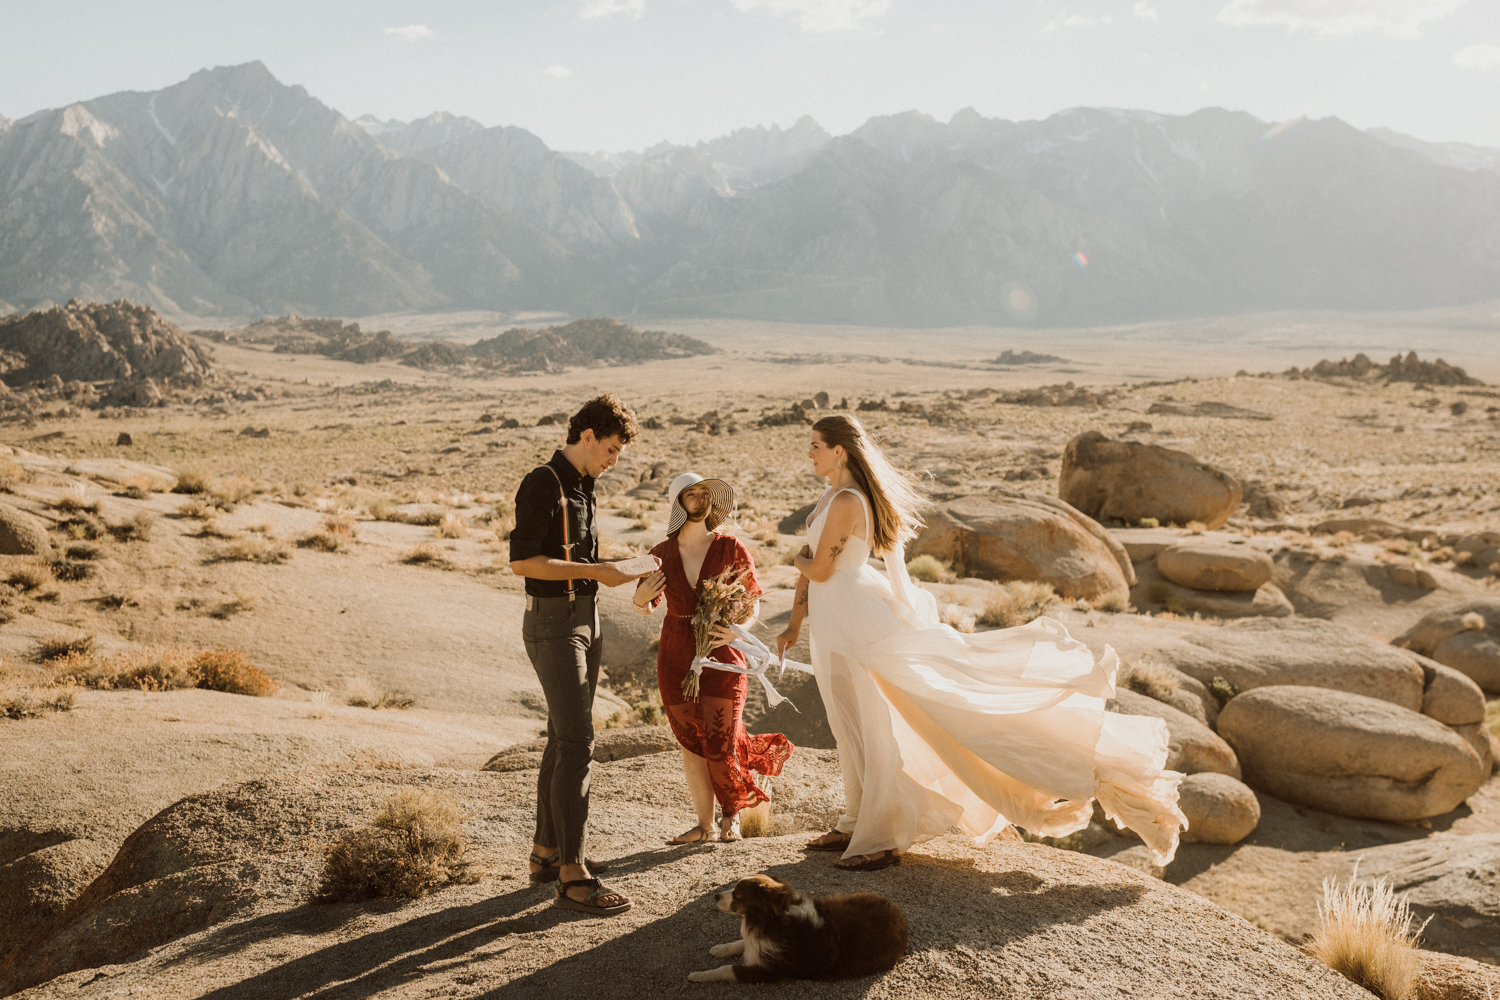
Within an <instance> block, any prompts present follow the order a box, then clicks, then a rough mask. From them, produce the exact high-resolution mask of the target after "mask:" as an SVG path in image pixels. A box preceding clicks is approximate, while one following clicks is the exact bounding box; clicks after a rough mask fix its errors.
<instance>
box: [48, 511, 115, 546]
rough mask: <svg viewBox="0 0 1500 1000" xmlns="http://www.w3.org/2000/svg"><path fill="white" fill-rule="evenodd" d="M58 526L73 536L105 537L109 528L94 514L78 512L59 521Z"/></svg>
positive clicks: (91, 538)
mask: <svg viewBox="0 0 1500 1000" xmlns="http://www.w3.org/2000/svg"><path fill="white" fill-rule="evenodd" d="M57 527H58V528H59V529H60V530H62V531H66V532H67V533H68V535H69V537H71V538H87V539H90V540H93V539H95V538H103V537H104V535H105V534H106V532H107V530H108V529H106V528H105V527H104V522H103V521H101V520H99V519H98V518H97V517H95V516H94V515H92V514H86V513H76V514H74V515H73V516H72V517H69V518H67V519H66V520H63V521H59V522H57Z"/></svg>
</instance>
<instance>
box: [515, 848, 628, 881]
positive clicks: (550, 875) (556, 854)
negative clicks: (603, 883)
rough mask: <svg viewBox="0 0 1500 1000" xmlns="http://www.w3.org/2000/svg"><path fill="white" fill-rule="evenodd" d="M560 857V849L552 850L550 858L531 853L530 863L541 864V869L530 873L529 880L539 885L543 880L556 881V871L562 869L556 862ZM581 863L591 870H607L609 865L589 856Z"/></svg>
mask: <svg viewBox="0 0 1500 1000" xmlns="http://www.w3.org/2000/svg"><path fill="white" fill-rule="evenodd" d="M561 859H562V851H553V852H552V856H551V857H550V858H544V857H542V856H541V855H540V854H537V853H535V852H533V853H532V855H531V863H532V864H534V865H541V866H542V867H541V869H540V870H538V871H534V872H532V873H531V881H532V882H534V883H536V884H538V885H540V884H541V883H543V882H556V881H557V876H558V873H559V872H561V871H562V865H560V864H558V862H559V861H560V860H561ZM583 863H584V864H585V865H586V866H588V870H589V871H591V872H602V871H608V870H609V865H602V864H600V863H599V862H597V861H594V860H593V859H591V858H584V859H583Z"/></svg>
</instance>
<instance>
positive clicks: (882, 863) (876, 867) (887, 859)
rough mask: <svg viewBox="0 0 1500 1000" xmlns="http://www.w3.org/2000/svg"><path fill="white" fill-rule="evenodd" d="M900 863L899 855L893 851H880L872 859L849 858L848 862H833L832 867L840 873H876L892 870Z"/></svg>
mask: <svg viewBox="0 0 1500 1000" xmlns="http://www.w3.org/2000/svg"><path fill="white" fill-rule="evenodd" d="M900 863H901V855H899V854H897V853H896V852H895V851H882V852H881V853H880V854H878V855H876V856H875V857H873V858H871V857H864V858H859V859H854V858H850V859H849V860H848V861H842V860H841V861H835V862H834V863H833V867H835V868H837V869H838V870H839V871H841V872H878V871H880V869H882V868H893V867H895V866H896V865H899V864H900Z"/></svg>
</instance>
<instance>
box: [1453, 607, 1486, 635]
mask: <svg viewBox="0 0 1500 1000" xmlns="http://www.w3.org/2000/svg"><path fill="white" fill-rule="evenodd" d="M1459 621H1460V622H1461V623H1462V624H1463V627H1464V630H1465V631H1468V632H1478V631H1480V630H1482V629H1483V628H1484V615H1482V614H1480V613H1479V612H1478V611H1470V612H1469V613H1468V614H1466V615H1464V616H1463V617H1462V618H1460V619H1459Z"/></svg>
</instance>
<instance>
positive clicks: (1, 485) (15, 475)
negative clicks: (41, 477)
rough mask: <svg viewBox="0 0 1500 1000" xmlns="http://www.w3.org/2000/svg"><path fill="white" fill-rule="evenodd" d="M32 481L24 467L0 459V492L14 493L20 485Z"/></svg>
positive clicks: (18, 463) (17, 463) (8, 460)
mask: <svg viewBox="0 0 1500 1000" xmlns="http://www.w3.org/2000/svg"><path fill="white" fill-rule="evenodd" d="M31 480H32V475H31V473H29V472H27V471H26V466H24V465H22V464H21V463H20V462H12V461H11V460H10V459H8V458H6V459H0V492H4V493H11V492H14V490H15V488H16V487H17V486H20V485H21V484H22V483H29V482H31Z"/></svg>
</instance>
